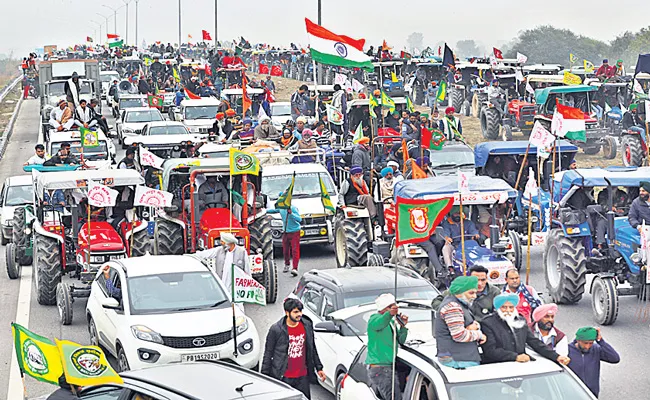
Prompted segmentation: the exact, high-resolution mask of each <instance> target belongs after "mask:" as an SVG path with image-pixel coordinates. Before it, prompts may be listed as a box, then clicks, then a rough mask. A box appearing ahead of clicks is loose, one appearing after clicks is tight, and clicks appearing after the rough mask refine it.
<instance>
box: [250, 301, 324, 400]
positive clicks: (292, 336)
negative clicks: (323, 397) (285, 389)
mask: <svg viewBox="0 0 650 400" xmlns="http://www.w3.org/2000/svg"><path fill="white" fill-rule="evenodd" d="M302 307H303V306H302V303H301V302H300V300H298V299H295V298H288V299H286V300H285V301H284V312H285V314H286V315H285V316H284V317H282V319H280V320H279V321H278V322H276V323H275V324H273V325H272V326H271V328H270V329H269V333H268V334H267V335H266V345H265V346H264V359H263V360H262V373H263V374H264V375H268V376H270V377H273V378H275V379H279V380H281V381H282V382H285V383H287V384H289V385H290V386H291V387H293V388H295V389H298V390H300V391H301V392H302V393H303V394H304V395H305V396H306V397H307V398H308V399H310V398H311V397H310V396H311V395H310V392H309V383H310V381H314V382H315V380H316V376H315V374H314V372H316V373H317V374H318V378H320V379H321V381H325V378H326V377H325V372H323V364H322V363H321V362H320V358H319V357H318V352H317V351H316V345H315V344H314V329H313V325H312V322H311V320H310V319H309V318H307V317H304V316H303V315H302Z"/></svg>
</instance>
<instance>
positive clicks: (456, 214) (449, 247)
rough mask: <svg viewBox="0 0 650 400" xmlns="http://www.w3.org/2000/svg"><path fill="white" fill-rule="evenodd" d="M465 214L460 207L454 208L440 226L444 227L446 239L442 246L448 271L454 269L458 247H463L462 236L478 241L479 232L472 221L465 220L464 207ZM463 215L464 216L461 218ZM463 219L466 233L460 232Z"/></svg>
mask: <svg viewBox="0 0 650 400" xmlns="http://www.w3.org/2000/svg"><path fill="white" fill-rule="evenodd" d="M462 211H463V212H462V213H461V209H460V207H459V206H454V207H452V209H451V213H450V214H449V215H448V216H447V218H445V219H444V220H443V221H442V223H441V224H440V226H441V227H442V232H443V235H444V238H445V244H444V246H442V258H443V259H444V261H445V267H447V269H449V268H452V267H453V264H452V259H453V254H454V251H455V249H456V247H458V246H460V245H461V236H462V235H463V234H464V235H465V240H468V239H473V240H478V238H479V232H478V229H476V225H474V222H472V221H471V220H469V219H467V218H465V216H466V213H465V207H463V210H462ZM461 214H462V216H461ZM461 218H463V230H464V233H461V231H460V219H461Z"/></svg>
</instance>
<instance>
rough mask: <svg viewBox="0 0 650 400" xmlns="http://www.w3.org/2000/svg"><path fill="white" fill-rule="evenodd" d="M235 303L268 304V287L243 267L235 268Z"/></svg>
mask: <svg viewBox="0 0 650 400" xmlns="http://www.w3.org/2000/svg"><path fill="white" fill-rule="evenodd" d="M233 271H234V275H233V280H234V286H233V293H234V297H233V299H232V301H233V303H251V304H259V305H261V306H265V305H266V288H265V287H264V286H262V285H261V284H260V283H259V282H258V281H256V280H255V279H254V278H253V277H251V276H250V275H248V274H247V273H246V272H245V271H244V270H242V269H241V268H237V267H235V268H233Z"/></svg>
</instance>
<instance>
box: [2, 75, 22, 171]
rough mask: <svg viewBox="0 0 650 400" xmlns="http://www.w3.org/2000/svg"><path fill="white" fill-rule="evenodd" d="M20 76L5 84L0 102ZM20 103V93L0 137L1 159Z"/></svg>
mask: <svg viewBox="0 0 650 400" xmlns="http://www.w3.org/2000/svg"><path fill="white" fill-rule="evenodd" d="M22 78H23V77H22V75H19V76H18V77H16V79H14V80H13V81H12V82H11V83H9V84H8V85H7V86H5V88H4V89H2V91H1V92H0V103H2V102H3V101H4V99H5V97H6V96H7V94H9V92H11V91H12V90H13V89H14V88H15V87H16V85H18V83H19V82H20V81H21V80H22ZM21 104H23V96H22V95H21V96H18V102H17V103H16V107H14V112H13V113H12V114H11V118H10V119H9V123H8V124H7V126H6V127H5V131H4V134H3V135H2V137H1V138H0V159H2V157H3V156H4V154H5V150H6V149H7V144H8V143H9V139H10V138H11V133H12V132H13V128H14V124H15V123H16V118H17V117H18V111H20V106H21Z"/></svg>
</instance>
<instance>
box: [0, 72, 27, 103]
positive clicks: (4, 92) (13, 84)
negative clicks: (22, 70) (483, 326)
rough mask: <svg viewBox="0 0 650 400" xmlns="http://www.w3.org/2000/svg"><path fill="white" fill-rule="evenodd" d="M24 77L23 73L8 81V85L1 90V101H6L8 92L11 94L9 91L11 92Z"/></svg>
mask: <svg viewBox="0 0 650 400" xmlns="http://www.w3.org/2000/svg"><path fill="white" fill-rule="evenodd" d="M22 78H23V76H22V75H19V76H17V77H16V79H14V80H13V81H12V82H10V83H8V84H7V86H5V87H4V89H2V91H0V103H2V102H3V101H4V99H5V97H6V96H7V94H9V92H11V91H12V90H13V88H15V87H16V85H17V84H18V82H20V81H21V79H22Z"/></svg>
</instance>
